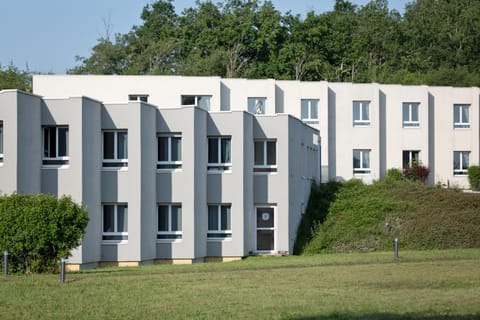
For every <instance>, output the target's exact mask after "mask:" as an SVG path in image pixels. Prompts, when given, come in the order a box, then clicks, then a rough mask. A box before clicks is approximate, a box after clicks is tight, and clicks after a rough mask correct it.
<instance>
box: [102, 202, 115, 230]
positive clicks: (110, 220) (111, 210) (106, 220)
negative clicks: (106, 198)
mask: <svg viewBox="0 0 480 320" xmlns="http://www.w3.org/2000/svg"><path fill="white" fill-rule="evenodd" d="M114 215H115V206H113V205H104V206H103V232H115V216H114Z"/></svg>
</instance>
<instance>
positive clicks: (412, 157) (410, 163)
mask: <svg viewBox="0 0 480 320" xmlns="http://www.w3.org/2000/svg"><path fill="white" fill-rule="evenodd" d="M406 152H408V166H409V167H411V166H413V165H414V163H413V160H414V158H415V157H414V156H413V155H414V154H417V163H416V164H420V161H421V160H420V150H402V165H403V166H404V167H405V164H404V163H403V158H404V157H403V155H404V153H406Z"/></svg>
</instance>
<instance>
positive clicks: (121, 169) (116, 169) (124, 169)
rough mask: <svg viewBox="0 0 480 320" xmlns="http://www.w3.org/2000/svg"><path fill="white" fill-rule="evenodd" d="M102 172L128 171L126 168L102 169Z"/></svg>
mask: <svg viewBox="0 0 480 320" xmlns="http://www.w3.org/2000/svg"><path fill="white" fill-rule="evenodd" d="M102 171H128V167H102Z"/></svg>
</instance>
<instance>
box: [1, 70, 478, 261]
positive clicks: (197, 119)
mask: <svg viewBox="0 0 480 320" xmlns="http://www.w3.org/2000/svg"><path fill="white" fill-rule="evenodd" d="M33 92H34V94H26V93H22V92H18V91H9V90H7V91H2V92H1V93H0V190H1V191H2V192H5V193H11V192H13V191H16V192H26V193H38V192H45V193H52V194H55V195H61V194H69V195H71V196H72V197H73V199H74V200H76V201H78V202H82V203H84V204H85V205H86V206H87V208H88V210H89V216H90V222H89V224H88V227H87V233H86V235H85V238H84V240H83V242H82V245H81V246H80V247H79V248H78V249H76V250H75V251H74V252H73V256H72V257H71V258H70V259H69V263H70V264H71V266H76V267H82V268H83V267H90V266H92V267H95V266H98V265H103V264H117V265H138V264H142V263H152V262H153V263H155V262H169V263H182V262H185V263H191V262H194V261H210V260H229V259H237V258H239V257H243V256H246V255H249V254H257V253H261V254H263V253H266V254H279V253H281V254H289V253H291V252H292V249H293V244H294V240H295V236H296V229H297V225H298V222H299V220H300V217H301V214H302V213H303V212H304V210H305V207H306V204H307V201H308V195H309V191H310V184H311V182H312V181H320V180H321V181H328V180H348V179H351V178H360V179H362V180H364V181H366V182H371V181H373V180H376V179H379V178H381V177H383V176H384V175H385V174H386V172H387V170H388V169H389V168H402V167H403V166H404V165H405V164H408V163H412V162H413V161H420V162H421V163H423V164H424V165H427V166H428V167H429V168H430V176H429V179H428V182H429V183H431V184H436V183H440V184H445V185H455V186H459V187H464V188H468V186H469V185H468V177H467V174H466V173H467V169H468V167H469V166H470V165H473V164H478V163H479V153H480V151H479V147H480V128H479V124H480V114H479V98H480V91H479V89H478V88H452V87H428V86H401V85H381V84H376V83H372V84H352V83H328V82H324V81H321V82H300V81H276V80H272V79H265V80H247V79H221V78H219V77H181V76H93V75H92V76H73V75H36V76H34V79H33Z"/></svg>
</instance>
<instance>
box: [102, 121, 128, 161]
mask: <svg viewBox="0 0 480 320" xmlns="http://www.w3.org/2000/svg"><path fill="white" fill-rule="evenodd" d="M103 167H104V168H122V167H128V133H127V130H110V131H103Z"/></svg>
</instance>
